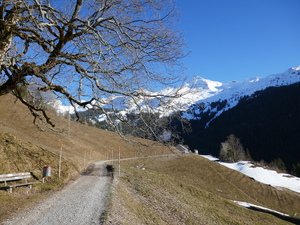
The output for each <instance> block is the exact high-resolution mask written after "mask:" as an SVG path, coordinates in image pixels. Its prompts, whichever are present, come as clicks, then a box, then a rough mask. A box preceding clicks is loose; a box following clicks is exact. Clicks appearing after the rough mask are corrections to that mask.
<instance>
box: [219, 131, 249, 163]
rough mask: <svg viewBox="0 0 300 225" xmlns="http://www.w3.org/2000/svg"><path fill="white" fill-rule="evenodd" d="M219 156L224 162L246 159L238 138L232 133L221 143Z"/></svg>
mask: <svg viewBox="0 0 300 225" xmlns="http://www.w3.org/2000/svg"><path fill="white" fill-rule="evenodd" d="M219 158H220V159H221V160H222V161H225V162H238V161H242V160H246V159H247V158H246V153H245V150H244V147H243V146H242V144H241V142H240V139H239V138H237V137H236V136H234V135H233V134H231V135H229V136H228V137H227V140H226V141H225V142H222V143H221V147H220V153H219Z"/></svg>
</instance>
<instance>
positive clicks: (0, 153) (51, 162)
mask: <svg viewBox="0 0 300 225" xmlns="http://www.w3.org/2000/svg"><path fill="white" fill-rule="evenodd" d="M51 118H52V120H53V121H54V123H55V124H56V126H57V130H64V132H60V133H59V132H53V131H51V130H49V129H47V128H46V127H44V128H45V131H40V130H39V129H37V127H36V126H35V125H34V124H33V123H32V122H33V117H32V115H31V113H30V112H29V110H28V109H27V108H26V107H24V106H23V105H22V104H21V103H20V102H18V101H17V102H15V98H14V97H13V96H11V95H5V96H1V97H0V162H1V164H0V174H7V173H17V172H32V173H33V174H34V175H35V176H36V177H38V178H39V179H40V180H41V176H42V168H43V167H44V166H52V168H53V169H52V176H51V177H47V178H46V183H44V184H42V183H40V184H37V185H34V188H32V189H29V188H28V187H20V188H15V189H14V190H13V193H12V194H9V193H7V192H5V191H3V190H0V221H3V220H4V219H5V218H7V217H8V216H10V215H11V214H13V213H15V212H17V211H19V210H20V208H25V207H29V205H30V204H34V203H35V202H36V201H37V200H39V199H42V198H44V197H46V196H47V194H48V192H49V191H48V190H50V192H51V191H53V190H57V189H59V188H61V187H63V186H64V185H65V184H66V183H67V182H68V181H69V180H70V179H73V178H76V176H78V175H79V174H80V173H81V172H82V171H83V170H84V169H85V168H86V167H87V166H88V165H89V164H90V163H92V162H95V161H100V160H107V159H110V158H111V155H112V151H113V152H114V154H113V155H114V157H115V158H116V157H117V154H118V146H120V147H121V157H122V158H128V157H135V156H141V155H143V156H144V155H152V154H154V153H156V154H162V153H170V151H169V149H167V148H165V147H162V146H161V145H155V146H153V147H152V148H146V147H141V146H138V147H139V150H138V151H137V149H136V148H135V147H134V146H132V144H130V143H128V142H126V141H124V140H123V139H122V138H121V137H120V136H119V135H117V134H115V133H113V132H109V131H105V130H101V129H97V128H92V127H88V126H85V125H82V124H79V123H75V122H72V121H71V126H70V127H71V130H70V136H68V134H67V125H68V122H67V120H66V119H64V118H62V117H58V116H55V115H52V116H51ZM145 142H147V143H148V144H152V142H150V141H145ZM61 146H62V149H63V161H62V171H61V177H60V178H59V177H58V162H59V151H60V147H61ZM0 185H3V184H0ZM47 191H48V192H47Z"/></svg>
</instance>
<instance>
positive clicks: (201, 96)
mask: <svg viewBox="0 0 300 225" xmlns="http://www.w3.org/2000/svg"><path fill="white" fill-rule="evenodd" d="M193 82H194V83H196V84H199V86H198V88H199V89H198V90H199V92H198V93H195V94H192V95H191V96H190V105H189V107H188V108H187V109H186V110H184V111H185V112H184V113H183V115H184V117H185V118H187V119H200V118H198V117H197V115H199V114H200V112H207V111H208V110H209V111H210V112H216V114H215V116H214V118H216V117H217V116H219V115H220V114H222V112H224V111H226V110H228V109H230V108H233V107H234V106H236V105H237V103H238V102H239V100H240V99H241V98H243V97H245V96H250V95H252V94H253V93H254V92H256V91H260V90H264V89H266V88H268V87H279V86H286V85H290V84H294V83H297V82H300V66H298V67H293V68H290V69H288V70H287V71H285V72H283V73H278V74H273V75H269V76H267V77H265V78H259V77H255V78H248V79H246V80H245V81H243V82H237V81H231V82H229V83H220V82H215V81H210V80H206V79H203V78H201V77H195V78H194V81H193ZM202 88H203V89H202ZM196 89H197V87H196ZM201 89H202V90H201ZM215 102H222V103H223V105H222V107H220V104H212V103H215ZM214 118H213V119H214ZM207 125H208V124H207Z"/></svg>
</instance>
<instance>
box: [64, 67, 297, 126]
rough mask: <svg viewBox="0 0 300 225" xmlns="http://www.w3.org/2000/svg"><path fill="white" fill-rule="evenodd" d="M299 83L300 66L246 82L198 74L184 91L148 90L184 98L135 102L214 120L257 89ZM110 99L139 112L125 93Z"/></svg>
mask: <svg viewBox="0 0 300 225" xmlns="http://www.w3.org/2000/svg"><path fill="white" fill-rule="evenodd" d="M297 82H300V66H298V67H293V68H290V69H288V70H287V71H285V72H283V73H278V74H273V75H269V76H267V77H264V78H261V77H254V78H248V79H246V80H244V81H243V82H238V81H231V82H229V83H221V82H218V81H211V80H208V79H204V78H202V77H199V76H196V77H194V78H193V79H192V80H191V81H190V82H187V83H185V84H184V85H183V86H182V87H181V88H180V90H179V88H166V89H162V90H160V91H158V92H153V93H151V92H149V91H147V90H144V91H145V92H148V93H150V94H152V95H172V94H173V93H175V92H179V93H180V94H181V97H180V98H168V97H166V98H164V100H163V102H164V104H162V101H161V99H160V100H158V99H156V98H151V99H149V98H148V99H139V100H138V101H137V100H136V99H135V103H136V102H138V104H139V107H140V108H141V109H143V108H144V110H147V106H149V105H150V106H151V107H152V108H153V109H155V112H158V113H160V115H161V116H167V115H170V114H172V113H173V112H176V111H181V112H183V116H184V117H185V118H186V119H188V120H191V119H200V118H199V115H200V113H201V112H202V113H205V112H208V111H210V112H214V114H215V115H214V117H213V118H212V120H213V119H214V118H216V117H217V116H219V115H220V114H222V113H223V112H224V111H226V110H228V109H230V108H233V107H234V106H236V105H237V103H238V102H239V100H240V99H241V98H243V97H244V96H250V95H252V94H253V93H254V92H256V91H259V90H264V89H266V88H268V87H279V86H285V85H290V84H293V83H297ZM178 90H179V91H178ZM145 101H147V104H144V102H145ZM107 102H109V103H110V104H113V105H114V108H115V109H117V110H119V113H120V114H121V115H123V116H125V115H126V114H127V113H131V112H136V111H137V110H136V109H137V105H136V104H135V103H134V102H133V100H132V99H128V98H126V97H123V96H111V97H110V99H107ZM216 102H219V104H215V103H216ZM59 108H60V112H63V111H66V110H68V109H69V108H68V107H66V106H62V105H61V106H60V107H59ZM71 110H72V109H71ZM79 111H82V109H79ZM71 113H72V112H71ZM105 118H106V116H105V115H99V117H98V120H99V121H102V120H105ZM207 125H209V123H208V124H207Z"/></svg>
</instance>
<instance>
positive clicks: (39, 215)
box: [4, 162, 111, 225]
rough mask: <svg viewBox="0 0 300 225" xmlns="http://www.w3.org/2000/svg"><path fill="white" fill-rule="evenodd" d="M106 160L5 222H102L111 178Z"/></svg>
mask: <svg viewBox="0 0 300 225" xmlns="http://www.w3.org/2000/svg"><path fill="white" fill-rule="evenodd" d="M106 175H107V172H106V169H105V163H104V162H97V163H94V164H92V165H91V166H89V168H88V169H87V171H86V172H85V173H84V174H83V175H82V176H80V177H79V178H78V179H77V180H76V181H74V182H71V183H70V184H69V185H67V186H66V187H65V188H64V189H63V190H62V191H59V192H57V193H55V194H54V195H52V196H51V197H49V198H47V199H46V200H45V201H44V202H42V203H41V204H38V205H36V206H35V207H34V208H32V209H30V210H28V211H26V212H23V213H21V214H19V215H17V216H15V217H14V218H11V219H10V220H8V221H6V222H5V223H4V224H16V225H29V224H30V225H64V224H68V225H69V224H76V225H89V224H102V222H103V221H102V215H103V213H105V210H106V203H107V200H108V195H109V186H110V181H111V178H110V177H109V176H106Z"/></svg>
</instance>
